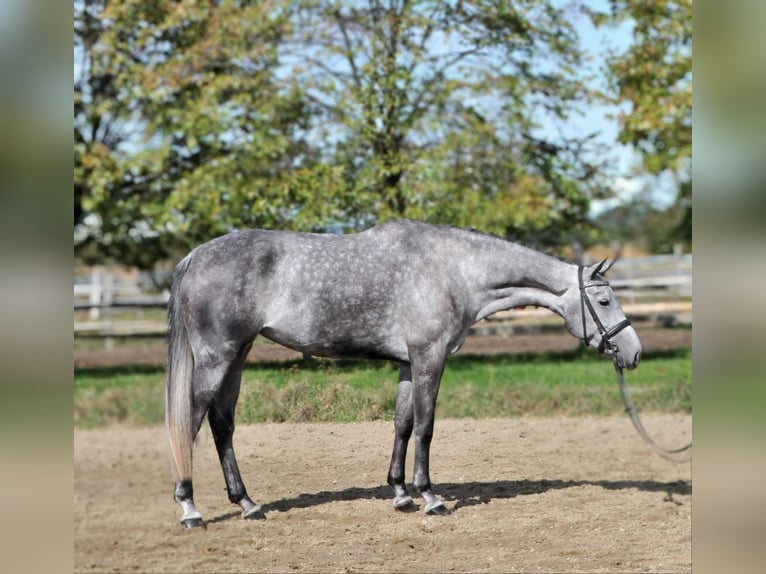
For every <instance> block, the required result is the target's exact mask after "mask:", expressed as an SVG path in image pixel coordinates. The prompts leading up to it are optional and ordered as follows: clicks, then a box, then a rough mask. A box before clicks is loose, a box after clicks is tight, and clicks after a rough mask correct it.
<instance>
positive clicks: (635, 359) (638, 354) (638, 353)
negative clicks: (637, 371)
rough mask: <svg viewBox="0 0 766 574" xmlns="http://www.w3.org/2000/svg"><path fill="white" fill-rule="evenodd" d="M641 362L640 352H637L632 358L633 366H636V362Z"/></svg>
mask: <svg viewBox="0 0 766 574" xmlns="http://www.w3.org/2000/svg"><path fill="white" fill-rule="evenodd" d="M640 360H641V351H638V352H637V353H636V356H635V357H633V364H634V365H638V362H639V361H640Z"/></svg>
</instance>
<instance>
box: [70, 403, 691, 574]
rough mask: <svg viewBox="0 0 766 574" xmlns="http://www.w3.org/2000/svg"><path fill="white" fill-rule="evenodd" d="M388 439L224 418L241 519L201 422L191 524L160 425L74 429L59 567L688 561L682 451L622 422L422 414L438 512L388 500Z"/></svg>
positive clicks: (677, 430) (517, 568) (671, 431)
mask: <svg viewBox="0 0 766 574" xmlns="http://www.w3.org/2000/svg"><path fill="white" fill-rule="evenodd" d="M644 422H645V425H646V426H647V428H648V429H649V431H650V432H651V433H653V434H655V435H656V438H657V439H658V440H659V441H661V442H663V443H665V444H668V445H679V444H682V443H686V442H688V441H689V440H690V437H691V417H690V416H687V415H645V416H644ZM392 439H393V424H392V423H387V422H374V423H353V424H264V425H254V426H243V427H239V428H238V429H237V432H236V434H235V443H236V446H237V452H238V456H239V461H240V468H241V470H242V474H243V477H244V480H245V483H246V484H247V486H248V489H249V491H250V494H251V495H252V496H253V498H254V499H255V500H256V501H258V502H259V503H260V504H262V505H263V509H264V514H265V517H266V518H265V519H263V520H257V521H244V520H242V519H241V518H240V517H239V514H238V512H237V507H235V506H233V505H231V504H229V502H228V499H227V497H226V493H225V489H224V482H223V477H222V474H221V471H220V468H219V466H218V461H217V458H216V455H215V447H214V445H213V440H212V437H211V435H210V432H209V430H208V429H207V426H206V425H205V427H204V430H203V432H202V433H201V435H200V438H199V440H198V443H197V446H196V448H195V457H196V458H195V476H194V479H195V483H194V487H195V495H196V496H195V498H196V501H197V504H198V507H199V509H200V511H201V512H202V513H203V515H204V517H205V518H206V520H207V521H208V524H207V529H205V530H203V529H197V530H194V531H186V530H184V529H182V528H181V526H180V525H179V523H178V519H179V517H180V513H179V509H178V507H177V506H176V505H175V504H174V503H173V501H172V498H171V496H172V489H173V485H172V480H171V476H170V466H169V462H168V454H167V447H166V440H165V433H164V429H162V428H161V427H157V428H145V429H135V428H121V427H116V428H108V429H98V430H75V431H74V473H75V491H74V536H75V571H76V572H418V573H423V572H690V571H691V511H692V504H691V502H692V501H691V499H692V496H691V493H692V487H691V464H690V463H688V462H687V463H682V464H678V463H672V462H668V461H666V460H664V459H663V458H661V457H659V456H658V455H656V454H654V453H653V452H652V451H651V450H650V449H649V448H648V447H647V446H646V445H645V443H643V442H642V440H641V439H640V438H639V436H638V435H637V434H636V432H635V431H634V430H633V427H632V426H631V424H630V421H629V420H628V418H627V417H615V418H584V417H583V418H550V419H534V418H520V419H504V420H479V421H477V420H437V423H436V434H435V437H434V443H433V447H432V456H431V477H432V480H433V481H434V487H435V490H436V492H437V493H438V494H440V495H441V496H442V498H443V500H444V501H445V502H446V504H447V506H448V507H449V508H450V509H452V510H453V513H452V514H451V515H450V516H446V517H429V516H426V515H425V514H424V513H423V512H422V504H421V501H420V500H419V499H416V502H417V503H418V507H419V508H418V510H417V511H416V512H409V513H402V512H397V511H395V510H394V509H393V508H392V507H391V498H392V492H391V489H390V488H389V487H388V486H387V485H386V484H385V477H386V472H387V470H388V458H389V456H390V449H391V445H392ZM410 460H411V458H410ZM408 462H409V461H408ZM408 466H409V464H408ZM410 469H411V466H410ZM408 478H409V477H408Z"/></svg>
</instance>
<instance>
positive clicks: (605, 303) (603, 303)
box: [598, 299, 609, 307]
mask: <svg viewBox="0 0 766 574" xmlns="http://www.w3.org/2000/svg"><path fill="white" fill-rule="evenodd" d="M598 304H599V305H601V306H602V307H609V299H599V300H598Z"/></svg>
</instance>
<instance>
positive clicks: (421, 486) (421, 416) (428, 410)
mask: <svg viewBox="0 0 766 574" xmlns="http://www.w3.org/2000/svg"><path fill="white" fill-rule="evenodd" d="M444 361H445V356H444V355H434V354H433V353H424V354H423V355H422V356H419V357H413V358H412V375H413V377H412V383H413V384H412V407H413V415H414V417H413V418H414V421H413V422H414V425H413V430H414V432H415V472H414V476H413V481H412V484H413V485H414V486H415V488H417V489H418V491H419V492H420V495H421V496H422V497H423V501H424V502H425V504H426V507H425V511H426V514H439V515H444V514H450V511H449V509H448V508H447V507H446V506H444V503H442V501H441V500H439V499H438V498H437V497H436V495H435V494H434V493H433V491H432V489H431V477H430V473H429V460H430V453H431V439H432V438H433V435H434V414H435V410H436V397H437V395H438V393H439V383H440V382H441V377H442V372H443V371H444Z"/></svg>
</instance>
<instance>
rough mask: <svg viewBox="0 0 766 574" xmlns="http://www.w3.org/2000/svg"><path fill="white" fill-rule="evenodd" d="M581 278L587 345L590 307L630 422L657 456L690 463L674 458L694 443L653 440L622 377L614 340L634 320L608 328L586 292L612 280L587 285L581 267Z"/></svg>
mask: <svg viewBox="0 0 766 574" xmlns="http://www.w3.org/2000/svg"><path fill="white" fill-rule="evenodd" d="M577 276H578V280H579V282H580V312H581V315H582V342H583V344H584V345H585V346H587V345H588V343H589V341H590V340H591V339H592V338H593V336H592V335H591V336H590V337H588V329H587V326H586V323H585V307H586V306H587V308H588V311H589V312H590V316H591V317H592V318H593V321H594V322H595V323H596V327H597V328H598V332H599V334H600V335H601V341H600V342H599V344H598V351H599V353H606V354H607V355H609V356H611V357H612V362H613V364H614V370H615V372H616V373H617V383H618V384H619V386H620V396H621V397H622V402H623V404H624V405H625V412H626V413H628V416H629V417H630V422H632V423H633V426H634V427H635V429H636V431H638V434H639V435H641V438H643V439H644V440H645V441H646V442H647V443H648V444H649V446H651V447H652V448H653V449H654V451H655V452H656V453H657V454H659V455H660V456H661V457H663V458H665V459H667V460H670V461H672V462H687V461H688V460H690V458H686V459H678V458H675V457H674V456H673V455H677V454H680V453H682V452H685V451H687V450H689V449H690V448H691V447H692V443H691V442H690V443H689V444H687V445H685V446H682V447H680V448H676V449H666V448H663V447H661V446H660V445H658V444H657V443H656V442H655V441H654V440H652V437H650V436H649V433H647V432H646V429H645V428H644V425H643V423H642V422H641V418H640V417H639V416H638V413H639V412H640V411H639V409H638V407H636V405H635V404H634V403H633V399H631V397H630V391H629V390H628V385H627V384H626V383H625V377H624V376H623V374H622V367H620V366H619V365H618V364H617V352H618V351H619V347H618V346H617V343H615V342H614V341H612V337H614V336H615V335H616V334H617V333H619V332H620V331H622V330H623V329H624V328H625V327H627V326H628V325H630V321H629V320H628V319H624V320H622V321H620V322H619V323H617V324H616V325H615V326H614V327H612V328H611V329H607V328H606V327H604V324H603V323H602V322H601V319H600V318H599V316H598V314H597V313H596V310H595V309H594V308H593V303H591V302H590V299H589V298H588V296H587V294H586V292H585V290H586V289H587V288H588V287H596V286H602V285H604V286H608V285H609V281H605V280H601V281H589V282H587V283H586V282H585V279H584V278H583V266H582V265H580V266H579V267H578V273H577Z"/></svg>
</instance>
